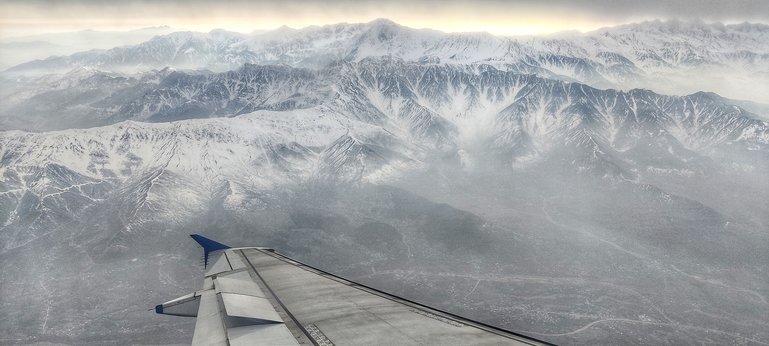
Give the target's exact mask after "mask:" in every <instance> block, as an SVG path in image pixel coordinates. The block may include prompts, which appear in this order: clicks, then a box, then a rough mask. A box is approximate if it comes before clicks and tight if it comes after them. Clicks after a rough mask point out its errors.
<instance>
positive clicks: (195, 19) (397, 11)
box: [0, 0, 769, 37]
mask: <svg viewBox="0 0 769 346" xmlns="http://www.w3.org/2000/svg"><path fill="white" fill-rule="evenodd" d="M375 18H389V19H392V20H394V21H396V22H398V23H401V24H403V25H407V26H410V27H416V28H425V27H429V28H433V29H438V30H442V31H452V32H455V31H488V32H491V33H495V34H541V33H551V32H557V31H563V30H580V31H589V30H593V29H597V28H600V27H603V26H609V25H616V24H622V23H628V22H637V21H643V20H649V19H684V20H688V19H701V20H704V21H707V22H712V21H720V22H726V23H733V22H743V21H749V22H760V23H769V0H726V1H715V0H550V1H547V0H508V1H503V0H475V1H459V0H429V1H418V0H344V1H318V0H310V1H298V0H268V1H254V0H229V1H201V0H187V1H182V0H152V1H143V0H124V1H103V0H101V1H97V0H79V1H78V0H76V1H61V0H57V1H54V0H0V37H11V36H22V35H29V34H38V33H43V32H62V31H74V30H82V29H96V30H128V29H137V28H142V27H148V26H159V25H170V26H172V27H176V28H185V29H192V30H200V31H209V30H211V29H214V28H225V29H229V30H233V31H241V32H251V31H253V30H264V29H274V28H276V27H279V26H281V25H288V26H291V27H296V28H300V27H305V26H308V25H323V24H331V23H338V22H368V21H370V20H372V19H375Z"/></svg>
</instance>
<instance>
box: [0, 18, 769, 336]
mask: <svg viewBox="0 0 769 346" xmlns="http://www.w3.org/2000/svg"><path fill="white" fill-rule="evenodd" d="M768 32H769V28H767V27H766V26H763V25H752V24H740V25H718V24H704V23H683V22H647V23H641V24H633V25H628V26H622V27H615V28H608V29H603V30H599V31H596V32H592V33H588V34H569V33H565V34H561V35H557V36H550V37H532V38H505V37H496V36H493V35H489V34H446V33H441V32H437V31H432V30H414V29H410V28H406V27H403V26H400V25H397V24H395V23H392V22H389V21H386V20H377V21H374V22H371V23H366V24H338V25H330V26H324V27H309V28H305V29H301V30H294V29H290V28H281V29H278V30H276V31H273V32H268V33H264V34H259V35H242V34H237V33H230V32H225V31H215V32H211V33H208V34H200V33H189V32H186V33H174V34H170V35H165V36H158V37H155V38H153V39H152V40H150V41H148V42H144V43H141V44H139V45H135V46H127V47H118V48H114V49H109V50H105V51H90V52H83V53H78V54H75V55H72V56H69V57H58V58H50V59H47V60H44V61H36V62H30V63H27V64H23V65H19V66H17V67H15V68H14V69H12V71H8V72H6V73H3V74H0V78H2V88H0V99H2V103H0V126H2V127H3V128H14V129H22V130H24V129H28V130H34V131H22V130H3V131H0V262H1V263H3V264H4V269H3V271H0V288H2V291H3V293H4V294H2V295H0V311H10V312H13V314H4V315H3V316H0V335H2V336H0V343H5V342H9V343H32V342H42V343H46V342H57V343H60V342H65V343H72V344H86V343H93V344H125V343H126V340H131V341H130V342H139V343H147V344H157V343H164V342H165V343H179V342H184V340H186V339H184V337H183V336H184V335H188V334H189V330H190V328H191V326H189V325H186V324H184V323H185V322H176V321H170V320H168V319H161V318H156V317H148V316H147V314H148V313H147V312H146V311H145V310H146V308H147V307H149V306H152V304H154V303H156V302H157V301H161V300H162V299H167V298H168V297H169V296H174V294H178V293H179V291H183V292H186V291H188V289H189V288H190V287H193V288H194V287H196V286H197V285H198V284H199V283H198V282H197V279H195V278H197V277H198V275H197V274H199V273H197V272H195V270H194V269H193V268H190V263H192V262H194V260H195V259H194V258H192V257H191V255H190V254H191V253H197V252H195V250H193V249H192V247H193V244H188V243H187V242H186V241H185V240H184V237H183V235H184V234H187V233H191V232H204V233H209V234H215V235H216V238H217V239H221V240H222V241H224V242H225V243H230V242H231V243H233V244H237V245H251V244H257V245H265V246H274V247H276V248H277V249H279V250H280V251H283V252H285V253H287V254H290V255H293V256H297V258H299V259H303V260H305V261H308V262H311V263H314V264H316V265H318V266H320V267H324V268H327V269H329V270H331V271H332V272H337V273H341V274H345V275H346V276H348V277H350V278H353V279H356V280H361V281H363V282H366V283H370V284H374V285H375V286H377V287H384V288H386V289H388V290H390V291H392V292H395V293H400V294H402V295H405V296H407V297H410V298H413V299H416V300H418V301H422V302H425V303H429V304H432V305H436V306H439V307H442V308H445V309H448V310H451V311H458V312H460V313H462V314H466V315H468V316H470V317H473V318H477V319H479V320H483V321H487V322H489V323H493V324H496V325H500V326H502V327H505V328H508V329H511V330H516V331H521V332H524V333H531V335H533V336H542V337H543V338H546V339H547V340H552V341H555V342H557V343H565V344H569V343H572V344H612V343H616V340H618V338H622V340H629V341H630V342H636V343H650V344H661V343H687V342H695V343H718V344H735V343H737V344H739V343H751V342H757V343H764V342H766V340H769V335H768V334H767V332H766V330H769V328H767V327H769V326H767V320H766V318H765V316H766V314H767V311H769V310H768V309H769V305H767V297H769V287H767V285H766V282H765V280H764V279H765V278H766V275H767V274H769V267H767V263H769V258H767V256H769V249H767V244H769V235H768V234H767V233H766V231H765V230H766V229H767V226H768V225H769V220H768V219H767V215H769V206H767V204H766V198H765V197H766V195H767V193H769V185H767V183H766V182H767V181H766V176H767V174H769V123H768V122H767V121H766V120H762V118H761V114H754V113H755V112H756V111H758V112H761V111H762V110H765V109H769V108H766V107H765V106H763V105H761V104H758V103H752V102H748V101H733V100H731V99H729V98H725V97H723V96H721V95H719V94H716V93H712V92H709V91H712V90H714V89H707V88H706V89H704V90H705V91H699V90H700V89H696V90H698V92H691V93H690V92H685V93H680V95H678V96H675V95H666V94H665V93H663V92H659V91H658V90H660V89H659V88H654V90H648V89H632V88H627V89H625V90H623V89H611V88H607V86H623V87H626V86H633V85H636V84H644V83H647V82H650V81H654V82H658V83H661V84H671V85H672V84H674V83H673V82H674V81H676V80H677V79H676V78H678V77H685V78H691V77H692V76H693V75H696V74H697V73H698V71H699V72H702V71H711V72H714V74H712V75H711V76H710V77H713V78H715V79H714V80H720V78H725V76H728V77H729V78H728V80H730V81H736V83H742V82H741V81H742V78H747V79H746V80H750V81H753V82H755V81H760V79H761V78H766V71H768V70H769V69H767V52H769V50H768V49H767V40H766V37H767V33H768ZM37 69H39V70H43V71H45V72H46V74H43V75H41V76H38V75H34V74H33V73H32V72H33V71H34V70H37ZM190 69H194V70H190ZM205 69H208V70H205ZM51 71H59V72H62V73H59V74H47V73H48V72H51ZM727 72H728V74H723V73H727ZM708 78H709V77H708ZM698 83H699V82H698ZM671 88H673V89H675V88H677V87H675V86H671ZM752 89H754V90H753V91H754V92H758V91H760V90H761V86H760V84H759V85H758V86H755V85H753V86H752ZM676 90H679V91H680V90H684V89H681V88H679V89H676ZM732 91H734V90H732ZM673 93H674V94H676V93H678V92H673ZM737 94H738V95H748V94H741V93H737ZM728 96H730V95H728ZM744 98H753V97H747V96H746V97H744ZM753 99H756V98H753ZM759 99H760V98H759ZM764 115H765V114H764ZM51 129H55V131H49V130H51ZM35 131H38V132H35ZM329 254H333V256H330V255H329ZM137 282H138V283H140V285H142V289H138V290H137V289H136V286H137ZM73 292H76V293H73ZM692 292H694V293H692ZM142 304H145V305H147V306H146V307H145V306H143V305H142ZM441 304H443V305H441ZM138 305H142V306H140V307H137V306H138ZM692 306H695V307H696V309H692V308H691V307H692ZM152 318H155V319H154V320H151V322H152V323H149V322H148V320H150V319H152ZM175 323H179V324H175ZM648 328H653V330H652V331H650V330H649V329H648ZM168 335H172V338H169V337H168ZM180 340H181V341H180Z"/></svg>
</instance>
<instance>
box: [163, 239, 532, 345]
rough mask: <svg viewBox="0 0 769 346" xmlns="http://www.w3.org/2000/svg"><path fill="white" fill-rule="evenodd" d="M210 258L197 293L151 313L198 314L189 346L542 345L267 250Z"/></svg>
mask: <svg viewBox="0 0 769 346" xmlns="http://www.w3.org/2000/svg"><path fill="white" fill-rule="evenodd" d="M196 240H197V239H196ZM216 244H219V243H216ZM201 245H203V244H201ZM219 245H222V244H219ZM204 248H205V245H204ZM216 252H218V253H220V255H219V257H218V258H216V260H215V261H214V263H213V265H211V266H210V269H209V270H208V271H207V272H206V277H205V279H204V284H203V289H202V290H201V291H198V292H195V293H194V294H192V295H187V296H184V297H180V298H178V299H175V300H172V301H170V302H167V303H165V304H161V305H158V307H156V311H157V312H158V313H167V314H175V315H181V316H189V314H188V313H186V314H185V313H177V312H179V311H188V310H189V309H187V310H185V309H183V308H182V306H183V305H185V304H189V305H190V306H197V307H198V312H197V319H198V320H197V322H196V325H195V334H194V337H193V341H192V344H193V345H542V344H547V343H545V342H542V341H538V340H535V339H531V338H528V337H526V336H522V335H519V334H516V333H512V332H509V331H505V330H502V329H498V328H495V327H492V326H488V325H485V324H483V323H479V322H475V321H471V320H468V319H465V318H462V317H459V316H456V315H453V314H450V313H447V312H443V311H439V310H436V309H432V308H430V307H427V306H424V305H421V304H418V303H416V302H412V301H409V300H406V299H403V298H400V297H396V296H393V295H390V294H387V293H385V292H381V291H379V290H376V289H373V288H370V287H367V286H364V285H360V284H357V283H355V282H352V281H348V280H345V279H342V278H340V277H337V276H334V275H332V274H329V273H327V272H324V271H322V270H319V269H316V268H313V267H311V266H307V265H305V264H303V263H300V262H297V261H295V260H292V259H290V258H288V257H285V256H283V255H280V254H278V253H276V252H274V251H272V250H270V249H264V248H227V249H224V250H221V249H220V250H217V251H216ZM180 302H182V303H180Z"/></svg>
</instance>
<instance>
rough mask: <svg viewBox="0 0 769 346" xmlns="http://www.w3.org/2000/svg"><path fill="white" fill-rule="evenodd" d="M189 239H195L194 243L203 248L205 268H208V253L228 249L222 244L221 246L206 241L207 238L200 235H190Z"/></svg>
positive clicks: (214, 242)
mask: <svg viewBox="0 0 769 346" xmlns="http://www.w3.org/2000/svg"><path fill="white" fill-rule="evenodd" d="M190 237H192V239H195V241H196V242H198V244H200V246H202V247H203V263H204V266H206V267H208V254H209V253H211V252H214V251H218V250H224V249H229V248H230V247H229V246H227V245H224V244H222V243H220V242H217V241H214V240H211V239H208V238H206V237H204V236H202V235H199V234H190Z"/></svg>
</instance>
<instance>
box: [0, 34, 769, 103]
mask: <svg viewBox="0 0 769 346" xmlns="http://www.w3.org/2000/svg"><path fill="white" fill-rule="evenodd" d="M767 42H769V27H767V26H766V25H761V24H748V23H744V24H735V25H722V24H717V23H716V24H706V23H702V22H679V21H668V22H660V21H655V22H644V23H639V24H631V25H625V26H619V27H611V28H605V29H601V30H597V31H594V32H589V33H586V34H569V33H565V34H560V35H554V36H545V37H520V38H510V37H497V36H493V35H490V34H486V33H442V32H438V31H432V30H416V29H411V28H408V27H404V26H401V25H398V24H396V23H393V22H391V21H388V20H384V19H379V20H375V21H372V22H370V23H365V24H335V25H327V26H323V27H307V28H304V29H300V30H294V29H290V28H280V29H277V30H275V31H272V32H267V33H262V34H256V35H242V34H237V33H231V32H226V31H222V30H215V31H212V32H210V33H206V34H203V33H192V32H178V33H173V34H169V35H165V36H158V37H155V38H153V39H152V40H150V41H147V42H145V43H142V44H139V45H135V46H128V47H119V48H114V49H110V50H107V51H92V52H83V53H78V54H74V55H71V56H68V57H53V58H49V59H46V60H41V61H33V62H29V63H25V64H21V65H18V66H16V67H14V68H11V69H9V70H8V71H6V74H11V75H18V74H29V73H36V72H37V73H39V72H46V73H51V72H65V71H67V70H69V69H72V68H74V67H90V68H95V69H100V70H108V71H116V72H136V71H146V70H150V69H162V68H164V67H166V66H171V67H176V68H181V69H211V70H214V71H222V70H230V69H235V68H238V67H240V66H241V65H243V64H244V63H254V64H287V65H290V66H295V67H308V68H313V69H317V68H322V67H325V66H327V65H328V64H330V63H334V62H336V61H339V60H343V61H360V60H362V59H366V58H370V57H379V56H391V57H398V58H401V59H404V60H406V61H412V62H421V63H424V64H436V63H441V64H461V65H466V64H479V63H482V64H490V65H492V66H494V67H496V68H498V69H504V70H509V71H515V72H520V73H534V74H538V75H540V76H544V77H550V78H560V79H564V80H574V81H579V82H582V83H586V84H588V85H591V86H594V87H599V88H606V87H619V88H633V87H653V89H658V88H662V89H663V90H660V91H662V92H665V93H673V94H685V93H692V92H696V91H700V90H705V91H714V92H717V93H720V94H723V95H725V96H728V97H732V98H740V97H742V98H748V99H751V100H753V101H758V102H764V103H769V99H766V98H765V97H763V96H762V95H765V94H767V93H766V92H765V91H766V90H765V89H764V88H759V90H752V89H750V88H739V86H740V85H741V83H734V84H733V85H731V84H730V85H723V79H724V78H725V77H730V78H731V79H732V80H734V79H739V80H741V81H742V80H744V81H746V82H750V83H751V84H753V85H767V83H766V82H767V78H769V77H768V76H769V44H768V43H767ZM705 72H707V73H705ZM695 73H696V74H697V75H698V77H697V78H696V79H691V78H690V79H686V78H685V76H689V77H691V76H692V75H693V74H695Z"/></svg>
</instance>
